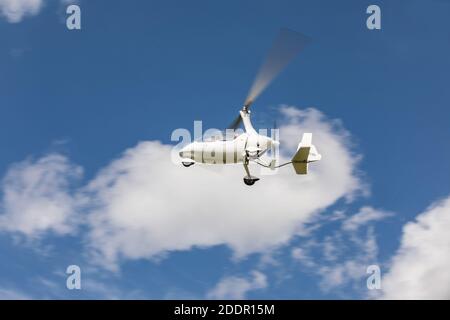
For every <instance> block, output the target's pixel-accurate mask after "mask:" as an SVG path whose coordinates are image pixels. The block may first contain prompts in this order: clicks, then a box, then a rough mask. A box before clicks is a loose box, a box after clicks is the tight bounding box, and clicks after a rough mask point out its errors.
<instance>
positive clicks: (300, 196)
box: [0, 107, 364, 270]
mask: <svg viewBox="0 0 450 320" xmlns="http://www.w3.org/2000/svg"><path fill="white" fill-rule="evenodd" d="M281 113H282V116H283V117H284V122H283V124H282V125H281V126H280V135H281V142H282V146H283V147H284V149H283V150H282V153H283V154H285V155H288V156H289V157H290V156H291V155H293V154H294V152H295V150H296V147H297V144H298V142H299V141H300V139H301V136H302V133H304V132H312V133H313V142H314V144H315V145H316V146H317V147H318V148H319V151H320V152H321V154H322V156H323V158H322V161H320V162H318V163H315V164H312V165H311V169H310V173H309V174H308V175H307V176H298V175H295V173H294V170H293V168H292V167H290V166H287V167H284V168H282V169H280V170H279V171H278V173H277V174H275V175H268V176H261V178H262V180H261V181H259V182H258V183H257V184H256V185H254V186H252V187H248V186H246V185H244V184H243V182H242V178H243V176H244V174H245V173H244V169H243V166H242V165H239V164H238V165H228V166H225V167H221V169H220V172H217V171H214V170H211V167H210V166H202V165H197V164H196V165H194V166H193V167H190V168H184V167H183V166H181V165H180V164H178V163H173V162H172V161H171V155H172V147H173V146H172V145H165V144H162V143H160V142H158V141H145V142H140V143H139V144H138V145H137V146H135V147H133V148H130V149H128V150H126V151H125V152H124V154H123V155H122V156H121V157H119V158H118V159H116V160H114V161H112V162H111V163H110V164H109V165H108V166H106V167H105V168H103V169H102V170H100V171H99V173H98V174H97V176H96V177H95V178H94V179H92V180H91V181H88V182H87V183H86V185H85V186H84V187H82V188H79V189H77V190H73V188H71V186H72V185H73V181H74V180H76V178H78V177H79V175H81V168H79V167H78V166H76V165H74V164H71V163H70V161H69V160H68V159H67V158H66V157H64V156H62V155H50V156H47V157H44V158H42V159H40V160H38V161H35V162H30V161H26V162H23V163H21V164H18V165H15V166H13V167H12V168H11V169H10V170H9V172H8V173H7V176H6V178H5V180H4V183H3V194H4V195H3V199H2V202H1V207H2V209H1V211H0V230H5V231H14V232H20V233H22V234H23V235H25V236H30V237H34V236H38V235H39V236H40V235H42V234H44V233H45V232H46V231H53V232H54V233H56V234H67V233H70V232H73V231H74V230H75V229H76V225H77V224H79V223H84V224H85V227H86V228H83V229H84V230H88V231H87V233H84V234H83V237H84V238H85V240H86V241H85V243H86V244H87V246H88V249H89V252H90V253H91V254H92V256H93V258H94V259H92V261H96V262H98V263H100V264H102V265H103V266H104V267H106V268H108V269H112V270H115V269H117V268H118V266H119V263H120V261H121V259H141V258H157V257H159V256H161V255H165V254H167V253H169V252H172V251H179V250H190V249H191V248H193V247H200V248H206V247H211V246H218V245H226V246H228V247H229V248H231V249H232V250H233V253H234V256H235V257H236V258H239V257H243V256H245V255H248V254H251V253H261V252H266V251H270V250H271V249H274V248H277V247H279V246H282V245H285V244H287V243H289V241H290V240H291V239H292V238H293V237H294V236H295V235H296V234H298V232H299V231H300V229H301V227H302V225H303V224H304V223H306V222H308V221H309V220H310V219H312V218H313V217H314V215H316V214H317V213H318V212H320V211H322V210H324V209H326V208H327V207H329V206H330V205H332V204H334V203H335V202H336V201H337V200H339V199H342V198H348V199H350V198H351V197H353V196H354V195H355V193H357V192H359V191H361V190H362V189H364V185H363V184H362V183H361V181H360V179H359V177H358V174H357V172H356V166H357V162H358V159H359V157H358V156H356V155H355V154H354V153H353V152H352V151H351V148H350V147H349V134H348V133H347V132H346V131H345V130H344V129H343V128H342V126H341V125H340V123H339V122H337V121H330V120H328V119H326V118H325V117H324V115H323V114H322V113H321V112H319V111H318V110H316V109H306V110H299V109H296V108H294V107H283V108H282V109H281ZM251 170H252V172H253V173H254V174H255V175H259V174H258V172H259V170H260V168H259V167H258V166H256V165H253V166H251ZM81 208H83V209H81ZM75 217H77V219H75ZM81 217H83V219H81Z"/></svg>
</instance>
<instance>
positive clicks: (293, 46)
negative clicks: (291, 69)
mask: <svg viewBox="0 0 450 320" xmlns="http://www.w3.org/2000/svg"><path fill="white" fill-rule="evenodd" d="M309 42H311V38H309V37H307V36H305V35H303V34H301V33H299V32H296V31H293V30H289V29H286V28H283V29H281V30H280V32H279V34H278V36H277V38H276V39H275V41H274V42H273V44H272V47H271V49H270V51H269V53H268V55H267V57H266V60H265V61H264V63H263V65H262V66H261V68H260V70H259V72H258V74H257V75H256V78H255V81H254V82H253V85H252V87H251V89H250V92H249V93H248V96H247V99H246V100H245V104H244V105H250V104H251V103H252V102H253V101H254V100H255V99H256V98H257V97H258V96H259V95H260V94H261V93H262V92H263V91H264V89H266V88H267V86H268V85H269V84H270V83H271V82H272V80H273V79H275V77H276V76H277V75H278V74H280V72H281V71H282V70H283V69H284V68H285V67H286V66H287V65H288V64H289V62H291V61H292V60H293V59H294V58H295V57H296V56H297V54H299V53H300V51H302V50H303V48H304V47H305V46H306V45H307V44H308V43H309Z"/></svg>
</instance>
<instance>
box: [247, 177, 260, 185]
mask: <svg viewBox="0 0 450 320" xmlns="http://www.w3.org/2000/svg"><path fill="white" fill-rule="evenodd" d="M258 180H259V179H251V178H244V183H245V184H246V185H248V186H252V185H254V184H255V182H256V181H258Z"/></svg>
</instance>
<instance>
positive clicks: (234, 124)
mask: <svg viewBox="0 0 450 320" xmlns="http://www.w3.org/2000/svg"><path fill="white" fill-rule="evenodd" d="M241 122H242V117H241V115H239V116H237V118H236V119H234V121H233V122H232V123H231V124H230V125H229V126H228V129H233V130H236V129H237V128H238V127H239V125H240V124H241Z"/></svg>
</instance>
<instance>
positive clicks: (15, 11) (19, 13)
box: [0, 0, 43, 23]
mask: <svg viewBox="0 0 450 320" xmlns="http://www.w3.org/2000/svg"><path fill="white" fill-rule="evenodd" d="M42 5H43V0H0V13H1V15H2V16H4V17H5V18H6V20H8V22H12V23H16V22H20V21H22V19H23V18H24V17H26V16H32V15H36V14H38V13H39V11H40V10H41V8H42Z"/></svg>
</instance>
